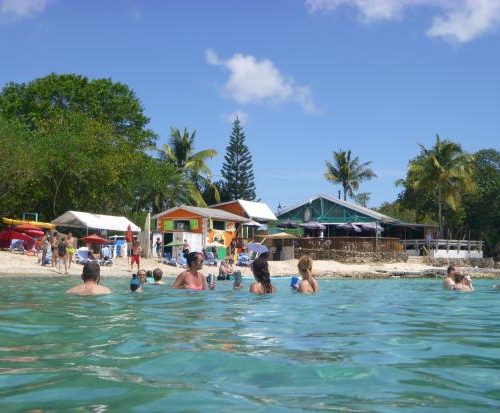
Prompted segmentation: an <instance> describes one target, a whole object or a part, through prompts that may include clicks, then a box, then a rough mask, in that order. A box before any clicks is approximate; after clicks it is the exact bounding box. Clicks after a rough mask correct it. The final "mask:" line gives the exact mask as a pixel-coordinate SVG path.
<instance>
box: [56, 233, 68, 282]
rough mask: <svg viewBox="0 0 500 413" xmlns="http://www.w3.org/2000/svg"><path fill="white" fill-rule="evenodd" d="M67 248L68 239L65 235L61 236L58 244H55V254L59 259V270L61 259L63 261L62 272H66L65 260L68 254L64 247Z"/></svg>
mask: <svg viewBox="0 0 500 413" xmlns="http://www.w3.org/2000/svg"><path fill="white" fill-rule="evenodd" d="M67 248H68V241H67V240H66V238H65V237H61V239H60V240H59V244H57V252H56V254H57V256H58V259H59V271H61V261H62V262H63V263H64V274H67V273H68V262H67V260H66V258H67V256H68V252H67V251H66V249H67Z"/></svg>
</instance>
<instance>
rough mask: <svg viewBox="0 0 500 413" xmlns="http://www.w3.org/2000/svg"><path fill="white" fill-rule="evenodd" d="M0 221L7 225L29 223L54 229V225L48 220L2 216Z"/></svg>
mask: <svg viewBox="0 0 500 413" xmlns="http://www.w3.org/2000/svg"><path fill="white" fill-rule="evenodd" d="M2 222H3V223H4V224H7V225H21V224H31V225H35V226H37V227H38V228H46V229H54V228H55V227H56V226H55V225H54V224H51V223H50V222H39V221H25V220H22V219H11V218H2Z"/></svg>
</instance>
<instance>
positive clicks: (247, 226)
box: [210, 199, 278, 239]
mask: <svg viewBox="0 0 500 413" xmlns="http://www.w3.org/2000/svg"><path fill="white" fill-rule="evenodd" d="M210 207H211V208H217V209H222V210H224V211H227V212H231V213H233V214H236V215H240V216H242V217H245V218H248V219H249V221H248V222H245V223H243V227H242V231H241V237H242V238H244V239H250V238H253V237H255V236H257V235H263V234H267V233H268V226H269V224H272V223H274V222H276V221H277V220H278V218H277V217H276V215H275V214H274V212H273V211H271V208H269V206H268V205H267V204H266V203H264V202H254V201H246V200H244V199H237V200H235V201H229V202H224V203H221V204H215V205H211V206H210Z"/></svg>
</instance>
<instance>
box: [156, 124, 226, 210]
mask: <svg viewBox="0 0 500 413" xmlns="http://www.w3.org/2000/svg"><path fill="white" fill-rule="evenodd" d="M195 140H196V131H194V132H193V133H191V134H190V133H189V131H188V130H187V129H186V128H184V132H183V133H182V134H181V133H180V131H179V129H177V128H175V129H174V128H172V129H171V134H170V141H169V143H168V144H166V145H164V146H163V153H162V156H161V158H162V159H163V160H165V161H167V162H170V163H171V164H172V165H174V166H176V167H177V168H179V169H180V170H182V171H183V173H184V175H185V178H186V183H185V185H186V187H187V193H188V199H189V200H190V201H191V202H193V203H194V204H195V205H198V206H206V205H207V203H206V201H205V200H204V198H203V193H204V192H205V191H208V190H211V191H212V194H213V196H214V198H215V199H220V198H219V194H218V191H217V188H216V187H215V186H214V185H213V183H212V181H211V177H212V173H211V171H210V168H209V167H208V166H207V163H206V162H207V160H209V159H211V158H213V157H214V156H216V155H217V151H216V150H215V149H205V150H202V151H199V152H195V149H194V147H195Z"/></svg>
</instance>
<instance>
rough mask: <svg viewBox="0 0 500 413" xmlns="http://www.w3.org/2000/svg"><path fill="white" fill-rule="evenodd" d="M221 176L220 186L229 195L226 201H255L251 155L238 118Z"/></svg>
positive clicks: (234, 123) (234, 125) (227, 148)
mask: <svg viewBox="0 0 500 413" xmlns="http://www.w3.org/2000/svg"><path fill="white" fill-rule="evenodd" d="M221 174H222V176H223V177H224V180H225V181H224V183H223V184H222V186H223V189H224V193H225V194H228V195H229V199H228V200H236V199H246V200H247V201H253V200H255V197H256V195H255V189H256V188H255V182H254V174H253V164H252V154H251V153H250V150H249V149H248V146H247V145H246V143H245V133H244V132H243V128H242V126H241V122H240V120H239V119H238V118H236V119H235V121H234V122H233V130H232V131H231V136H230V138H229V145H228V146H227V147H226V154H225V155H224V163H223V165H222V170H221Z"/></svg>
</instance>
